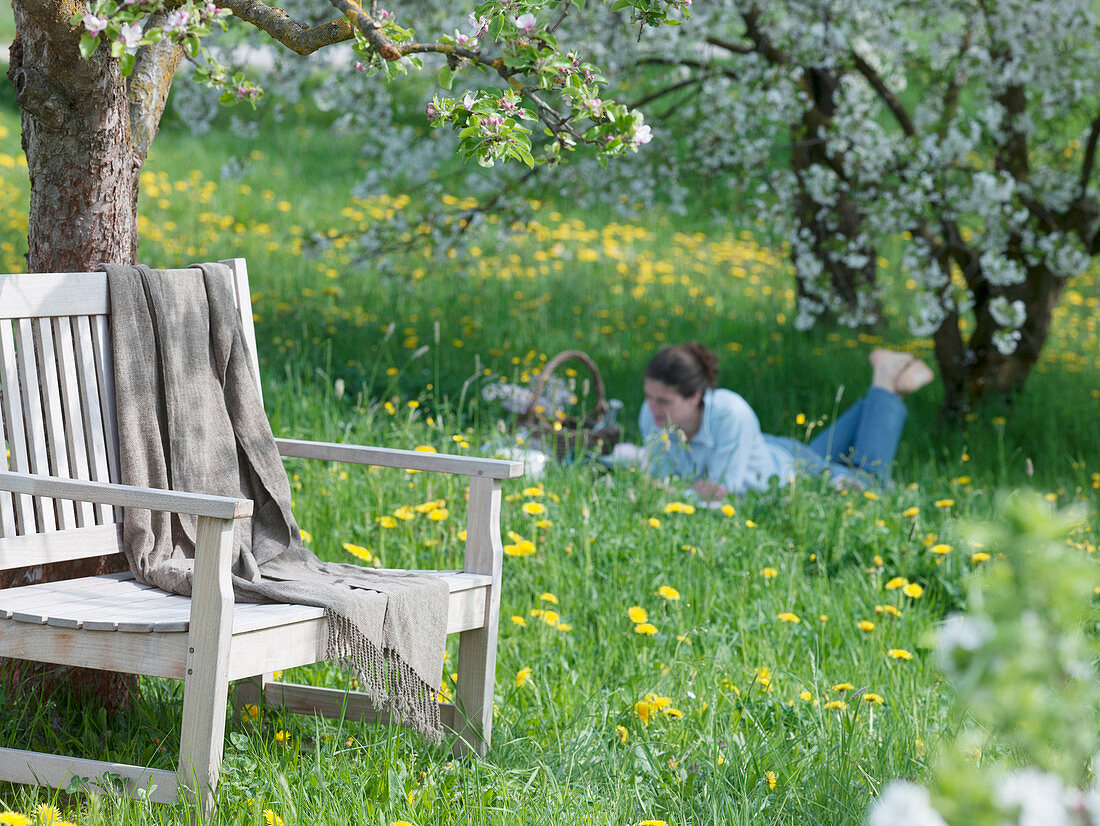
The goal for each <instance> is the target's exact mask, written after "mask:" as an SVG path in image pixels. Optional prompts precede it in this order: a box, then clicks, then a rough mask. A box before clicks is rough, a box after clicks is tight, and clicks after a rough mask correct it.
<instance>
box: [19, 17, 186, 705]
mask: <svg viewBox="0 0 1100 826" xmlns="http://www.w3.org/2000/svg"><path fill="white" fill-rule="evenodd" d="M79 10H80V11H83V10H84V9H83V8H82V7H81V8H80V9H79ZM14 11H15V25H16V32H17V33H16V37H15V41H14V42H13V43H12V46H11V56H10V66H9V69H8V77H9V78H10V80H11V82H12V83H13V84H14V86H15V89H16V102H17V103H18V105H19V109H20V113H21V117H22V139H23V151H24V152H25V153H26V156H27V169H28V173H29V176H30V220H29V230H28V254H27V269H28V271H29V272H80V271H87V270H91V269H94V268H95V267H96V266H97V265H98V264H100V263H104V262H108V263H120V264H132V263H134V260H135V257H136V249H137V195H138V173H139V172H140V170H141V165H142V163H143V161H144V159H145V155H146V153H147V152H148V147H149V143H150V142H151V140H152V136H153V135H155V133H156V128H157V124H158V123H159V119H160V114H161V112H162V111H163V108H164V103H165V100H166V99H167V93H168V88H169V86H170V84H171V79H172V75H173V73H174V71H175V67H176V65H177V64H178V61H179V49H178V47H174V46H171V45H165V46H163V47H160V48H157V47H153V48H149V49H145V50H143V51H145V52H146V54H144V55H140V56H139V58H145V59H144V60H141V59H139V65H138V67H137V68H136V69H135V72H134V74H133V77H132V78H130V79H127V78H124V77H122V75H121V73H120V71H119V66H118V61H117V60H113V59H111V58H110V57H109V55H108V54H107V52H106V51H105V50H103V49H100V50H99V51H98V52H97V53H96V54H94V55H93V56H92V57H91V58H90V59H88V60H84V59H82V58H81V56H80V52H79V49H78V43H79V36H80V33H79V30H77V29H76V28H74V27H73V26H72V25H71V24H70V22H69V18H70V16H71V15H72V14H73V13H74V12H76V11H78V6H77V4H72V3H70V4H59V3H55V2H48V1H47V0H15V3H14ZM132 122H133V123H134V126H135V128H132V127H131V123H132ZM122 567H125V563H124V562H123V563H122ZM117 569H118V563H115V562H113V561H108V560H107V559H104V558H100V559H91V560H79V561H76V562H66V563H58V564H55V565H51V566H39V567H35V568H25V569H20V570H15V571H8V572H4V573H2V574H0V585H3V586H7V585H14V584H29V583H33V582H46V581H50V580H52V579H59V578H68V577H74V576H88V575H92V574H98V573H106V572H108V571H110V570H117ZM0 683H2V684H4V685H5V686H6V687H7V688H8V689H9V690H12V689H14V690H16V691H21V692H24V693H32V694H35V695H38V696H40V697H41V696H48V695H49V694H51V693H53V692H54V691H56V690H59V689H60V690H66V689H67V690H69V691H70V692H71V693H72V694H73V695H74V696H76V697H78V698H86V699H87V698H95V699H96V700H97V701H98V702H100V703H102V704H103V705H105V706H106V707H107V708H109V709H118V708H120V707H123V706H125V705H128V704H129V703H130V702H131V701H132V699H133V698H134V697H135V696H136V693H137V679H136V678H135V677H134V676H133V675H123V674H114V673H110V672H103V671H91V670H89V669H71V668H62V667H56V666H45V665H42V664H38V663H30V662H26V661H7V662H5V663H3V664H2V665H0Z"/></svg>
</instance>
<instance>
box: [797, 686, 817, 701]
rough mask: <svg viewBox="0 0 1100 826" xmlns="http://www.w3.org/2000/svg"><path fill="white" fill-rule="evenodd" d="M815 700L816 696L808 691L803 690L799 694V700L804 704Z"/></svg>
mask: <svg viewBox="0 0 1100 826" xmlns="http://www.w3.org/2000/svg"><path fill="white" fill-rule="evenodd" d="M813 698H814V695H813V694H811V693H810V692H808V691H807V690H806V689H802V690H801V691H800V692H798V699H800V700H802V701H803V702H807V703H808V702H810V701H811V700H813Z"/></svg>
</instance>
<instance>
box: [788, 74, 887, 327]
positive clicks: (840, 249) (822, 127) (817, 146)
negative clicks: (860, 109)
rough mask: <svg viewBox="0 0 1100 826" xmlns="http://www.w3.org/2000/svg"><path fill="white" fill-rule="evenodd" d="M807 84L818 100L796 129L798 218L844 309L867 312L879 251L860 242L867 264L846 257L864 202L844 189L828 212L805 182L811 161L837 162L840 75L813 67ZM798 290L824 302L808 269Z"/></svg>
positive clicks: (800, 278) (798, 276) (793, 166)
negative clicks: (832, 146)
mask: <svg viewBox="0 0 1100 826" xmlns="http://www.w3.org/2000/svg"><path fill="white" fill-rule="evenodd" d="M803 77H804V83H803V86H804V88H805V89H806V91H807V92H808V93H809V94H810V96H811V97H812V99H813V102H814V105H813V106H812V107H811V108H810V109H808V110H807V111H806V113H805V114H804V115H803V118H802V121H801V122H800V123H799V124H797V125H796V126H795V127H794V128H793V129H792V137H793V140H792V147H791V169H792V171H793V172H794V173H795V176H796V177H797V179H798V182H799V192H798V196H797V199H796V201H795V217H796V219H797V221H798V226H799V229H800V230H805V231H807V232H808V233H809V234H810V237H811V238H812V241H811V248H812V250H813V256H814V258H815V259H817V261H818V262H819V263H820V264H821V265H822V267H823V269H824V273H823V280H824V281H826V282H827V289H829V288H831V292H832V295H833V296H834V297H835V298H836V299H839V303H840V305H841V313H842V314H850V315H852V316H854V317H859V316H861V315H862V314H863V312H862V309H863V308H862V306H861V301H862V302H863V304H865V303H866V301H867V299H866V298H865V297H864V298H862V299H861V296H867V295H869V294H871V293H872V292H873V291H874V288H875V267H876V265H877V263H876V262H877V254H876V251H875V250H874V249H873V248H870V247H867V246H860V247H859V249H858V253H859V254H860V255H862V256H863V257H864V258H865V259H866V260H865V263H864V264H863V265H862V266H858V267H857V266H851V265H849V264H848V263H847V262H846V261H845V260H844V259H845V258H846V257H847V255H848V253H849V252H850V249H849V248H850V246H851V244H852V241H853V240H854V239H856V238H858V237H859V235H860V234H861V232H862V231H863V215H862V214H861V213H860V210H859V207H858V206H857V205H856V204H855V203H854V202H853V201H852V199H851V198H850V197H848V195H847V194H846V193H845V192H844V191H843V190H842V189H841V190H840V191H838V193H837V201H836V203H835V204H833V205H832V206H831V207H829V208H828V210H827V211H825V212H826V214H825V215H824V217H823V216H822V212H823V208H822V205H821V204H819V203H817V202H816V201H815V200H814V199H813V198H811V197H810V194H809V192H808V191H807V188H806V186H805V183H804V177H803V176H804V173H805V172H806V170H808V169H809V168H810V167H811V166H822V167H826V168H832V169H834V171H836V164H835V162H833V160H832V159H831V158H830V157H829V151H828V149H829V147H828V144H827V142H826V141H827V138H824V137H822V136H823V135H826V134H828V131H829V125H830V121H831V119H832V115H833V113H834V112H835V110H836V101H835V99H834V96H835V94H836V88H837V79H836V78H835V77H834V76H833V75H832V74H831V73H829V72H826V71H823V70H821V69H807V70H806V71H805V73H804V75H803ZM795 280H796V282H797V287H798V295H799V297H801V298H808V299H810V300H811V301H814V302H816V303H819V304H820V303H823V302H822V301H821V297H820V292H821V290H820V289H815V288H814V284H813V281H814V279H812V278H809V277H807V276H806V275H805V273H801V272H797V271H796V272H795ZM872 309H873V312H874V314H875V316H876V318H879V317H880V316H881V313H880V312H879V310H878V305H877V303H876V304H875V305H874V306H873V308H872ZM823 315H824V316H826V317H828V316H830V315H835V313H834V308H833V307H829V306H826V308H825V312H824V313H823Z"/></svg>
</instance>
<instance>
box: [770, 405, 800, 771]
mask: <svg viewBox="0 0 1100 826" xmlns="http://www.w3.org/2000/svg"><path fill="white" fill-rule="evenodd" d="M799 415H800V416H801V415H802V414H801V413H800V414H799ZM764 780H765V781H766V782H767V784H768V790H769V791H771V790H772V789H774V788H775V784H776V782H777V778H776V776H775V772H773V771H767V772H764Z"/></svg>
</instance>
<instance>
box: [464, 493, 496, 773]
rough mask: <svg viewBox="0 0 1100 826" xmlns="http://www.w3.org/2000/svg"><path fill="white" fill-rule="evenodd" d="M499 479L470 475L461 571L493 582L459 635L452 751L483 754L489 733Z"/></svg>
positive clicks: (494, 675) (491, 697) (490, 738)
mask: <svg viewBox="0 0 1100 826" xmlns="http://www.w3.org/2000/svg"><path fill="white" fill-rule="evenodd" d="M500 487H501V484H500V480H499V479H484V478H477V477H475V478H472V479H471V480H470V504H469V512H468V515H467V521H466V564H465V566H464V567H465V570H467V571H470V572H473V573H479V574H489V575H491V576H492V578H493V584H492V585H490V586H489V595H488V599H487V600H486V605H485V622H484V624H483V625H482V627H481V628H475V629H472V630H470V631H463V632H462V633H461V634H460V635H459V638H458V687H457V690H456V691H455V724H454V727H455V733H456V734H457V735H458V740H456V741H455V744H454V751H455V753H456V754H462V753H464V752H467V751H474V752H476V753H477V754H479V755H481V756H484V755H485V753H486V752H487V751H488V750H489V743H490V742H491V741H492V737H493V688H494V684H495V681H496V668H497V621H498V619H499V617H500V580H501V567H502V562H503V559H504V548H503V545H502V544H501V541H500Z"/></svg>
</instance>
